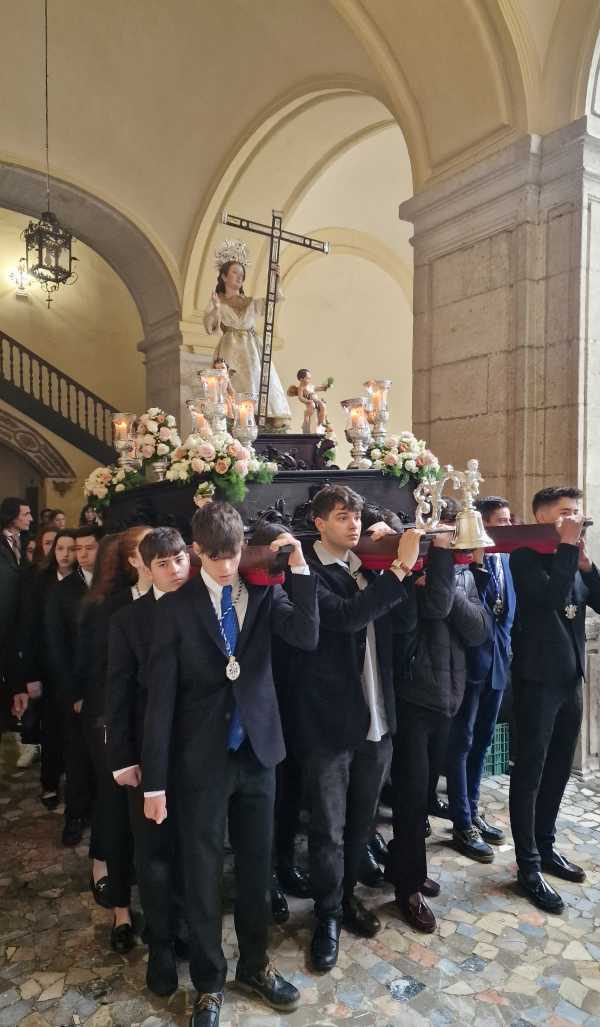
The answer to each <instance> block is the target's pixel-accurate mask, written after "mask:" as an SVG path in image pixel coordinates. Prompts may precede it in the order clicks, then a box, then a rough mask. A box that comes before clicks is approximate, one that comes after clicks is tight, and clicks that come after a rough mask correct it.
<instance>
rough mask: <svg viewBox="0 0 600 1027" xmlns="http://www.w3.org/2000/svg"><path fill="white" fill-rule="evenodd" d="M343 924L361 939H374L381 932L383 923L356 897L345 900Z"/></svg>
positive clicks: (350, 896)
mask: <svg viewBox="0 0 600 1027" xmlns="http://www.w3.org/2000/svg"><path fill="white" fill-rule="evenodd" d="M342 924H343V925H344V927H347V928H348V930H350V931H354V933H355V934H360V936H361V938H374V937H375V935H376V934H377V933H378V931H380V930H381V922H380V921H379V920H378V918H377V917H376V916H375V914H374V913H371V911H370V910H369V909H367V907H366V906H364V905H363V903H362V902H361V901H360V899H357V898H356V896H355V895H349V896H348V898H346V899H344V903H343V906H342Z"/></svg>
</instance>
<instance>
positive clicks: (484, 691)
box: [447, 553, 517, 831]
mask: <svg viewBox="0 0 600 1027" xmlns="http://www.w3.org/2000/svg"><path fill="white" fill-rule="evenodd" d="M500 561H501V564H502V571H503V595H502V599H503V603H504V609H503V612H502V613H501V614H500V616H498V617H497V616H496V615H495V614H494V612H493V609H494V603H495V601H496V598H497V594H498V589H497V584H496V582H495V580H494V575H493V574H491V573H490V571H489V570H488V569H487V567H489V557H486V559H485V563H484V567H483V568H480V567H479V566H477V565H476V564H473V565H472V567H471V569H472V571H473V574H474V576H475V581H476V583H477V589H478V592H479V596H480V598H481V601H482V603H483V605H484V607H485V608H486V610H488V611H489V613H490V614H491V617H490V619H491V621H492V625H493V626H492V633H491V635H490V636H489V637H488V638H487V639H486V641H485V642H483V644H482V645H479V646H473V647H472V648H470V649H467V686H466V689H465V696H464V699H463V701H462V704H461V707H460V709H459V711H458V713H457V714H456V716H455V718H454V720H453V721H452V726H451V728H450V737H449V740H448V753H447V781H448V799H449V802H450V812H451V814H452V819H453V821H454V827H455V828H456V829H457V830H459V831H462V830H464V829H465V828H467V827H469V826H470V824H471V822H472V819H473V817H474V816H476V815H477V806H478V803H479V791H480V787H481V778H482V775H483V767H484V763H485V754H486V751H487V749H488V746H489V745H490V743H491V741H492V738H493V736H494V728H495V726H496V720H497V718H498V712H499V710H500V705H501V703H502V696H503V694H504V689H505V688H506V685H507V683H508V674H509V669H510V661H511V655H512V654H511V630H512V626H513V621H514V617H515V610H516V605H517V602H516V595H515V589H514V585H513V580H512V575H511V573H510V566H509V559H508V556H506V554H504V553H502V554H501V555H500Z"/></svg>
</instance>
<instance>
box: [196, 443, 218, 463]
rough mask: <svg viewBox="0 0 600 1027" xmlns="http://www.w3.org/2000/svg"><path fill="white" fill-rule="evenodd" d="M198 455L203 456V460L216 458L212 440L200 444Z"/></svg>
mask: <svg viewBox="0 0 600 1027" xmlns="http://www.w3.org/2000/svg"><path fill="white" fill-rule="evenodd" d="M198 456H201V457H202V459H203V460H214V458H215V456H216V451H215V447H214V446H213V445H211V443H210V442H203V443H202V445H201V446H198Z"/></svg>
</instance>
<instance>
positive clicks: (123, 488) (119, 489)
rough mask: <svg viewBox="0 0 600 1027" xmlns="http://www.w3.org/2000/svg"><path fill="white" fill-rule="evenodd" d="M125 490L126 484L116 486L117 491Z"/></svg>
mask: <svg viewBox="0 0 600 1027" xmlns="http://www.w3.org/2000/svg"><path fill="white" fill-rule="evenodd" d="M124 491H125V486H124V485H117V486H116V487H115V492H124Z"/></svg>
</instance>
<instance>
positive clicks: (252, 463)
mask: <svg viewBox="0 0 600 1027" xmlns="http://www.w3.org/2000/svg"><path fill="white" fill-rule="evenodd" d="M259 471H260V460H249V461H248V473H249V474H258V472H259Z"/></svg>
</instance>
